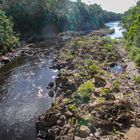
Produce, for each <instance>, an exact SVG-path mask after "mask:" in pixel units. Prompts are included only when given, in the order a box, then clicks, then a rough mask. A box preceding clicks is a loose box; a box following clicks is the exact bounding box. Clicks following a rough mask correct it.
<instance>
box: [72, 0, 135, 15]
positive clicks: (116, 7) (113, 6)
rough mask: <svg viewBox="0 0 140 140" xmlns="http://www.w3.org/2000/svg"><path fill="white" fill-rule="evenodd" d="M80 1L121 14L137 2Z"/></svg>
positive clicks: (122, 0)
mask: <svg viewBox="0 0 140 140" xmlns="http://www.w3.org/2000/svg"><path fill="white" fill-rule="evenodd" d="M71 1H76V0H71ZM82 1H83V2H86V3H98V4H100V5H101V6H102V8H103V9H104V10H108V11H113V12H117V13H123V12H124V11H127V10H128V9H129V8H130V7H131V6H134V5H135V4H136V1H137V0H82Z"/></svg>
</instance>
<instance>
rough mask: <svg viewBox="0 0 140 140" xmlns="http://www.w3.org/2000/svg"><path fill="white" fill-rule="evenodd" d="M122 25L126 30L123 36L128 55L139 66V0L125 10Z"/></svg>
mask: <svg viewBox="0 0 140 140" xmlns="http://www.w3.org/2000/svg"><path fill="white" fill-rule="evenodd" d="M122 26H123V28H124V29H125V30H126V32H125V33H124V37H125V43H126V46H127V49H128V50H129V52H130V56H131V57H132V59H134V61H135V62H136V64H137V65H139V66H140V0H139V1H138V2H137V5H136V6H134V7H132V8H130V9H129V10H128V11H127V12H125V14H124V17H123V19H122Z"/></svg>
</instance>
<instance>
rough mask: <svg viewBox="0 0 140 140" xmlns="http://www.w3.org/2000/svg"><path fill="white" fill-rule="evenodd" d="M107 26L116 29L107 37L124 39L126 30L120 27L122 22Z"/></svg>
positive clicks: (111, 23) (107, 24)
mask: <svg viewBox="0 0 140 140" xmlns="http://www.w3.org/2000/svg"><path fill="white" fill-rule="evenodd" d="M105 25H106V26H107V27H109V28H111V29H115V32H114V33H113V34H109V35H107V36H110V37H111V38H113V39H117V38H122V37H123V31H124V30H123V29H122V28H121V27H120V21H114V22H108V23H106V24H105Z"/></svg>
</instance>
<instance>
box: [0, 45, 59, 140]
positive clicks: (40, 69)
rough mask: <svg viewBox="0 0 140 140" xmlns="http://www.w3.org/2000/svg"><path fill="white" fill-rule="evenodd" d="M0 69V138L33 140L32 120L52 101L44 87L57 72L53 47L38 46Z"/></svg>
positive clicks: (0, 139)
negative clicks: (48, 48) (52, 64)
mask: <svg viewBox="0 0 140 140" xmlns="http://www.w3.org/2000/svg"><path fill="white" fill-rule="evenodd" d="M35 47H36V48H32V51H31V52H30V54H28V55H25V56H22V57H19V58H17V59H14V60H13V61H11V62H10V63H9V64H7V65H5V66H4V67H3V68H1V69H0V94H1V95H3V96H2V97H1V98H0V140H35V139H36V129H35V121H36V119H37V117H38V115H39V114H40V113H42V112H44V111H46V110H47V109H48V108H50V106H51V103H52V101H53V99H52V98H50V97H49V96H48V92H49V90H48V89H46V87H47V85H48V84H49V82H51V81H54V79H55V77H56V76H57V74H58V71H56V70H52V69H50V68H49V67H50V65H51V61H52V59H53V58H54V57H55V55H54V52H53V50H51V51H48V50H47V46H42V45H41V47H40V45H37V46H35Z"/></svg>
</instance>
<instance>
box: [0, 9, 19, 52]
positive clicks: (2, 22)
mask: <svg viewBox="0 0 140 140" xmlns="http://www.w3.org/2000/svg"><path fill="white" fill-rule="evenodd" d="M13 26H14V25H13V22H12V20H11V18H9V17H7V16H6V15H5V12H4V11H1V10H0V52H1V54H2V53H5V52H6V51H8V50H10V49H11V48H13V47H16V46H17V45H18V44H19V38H18V37H17V36H16V35H15V33H14V31H13Z"/></svg>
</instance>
